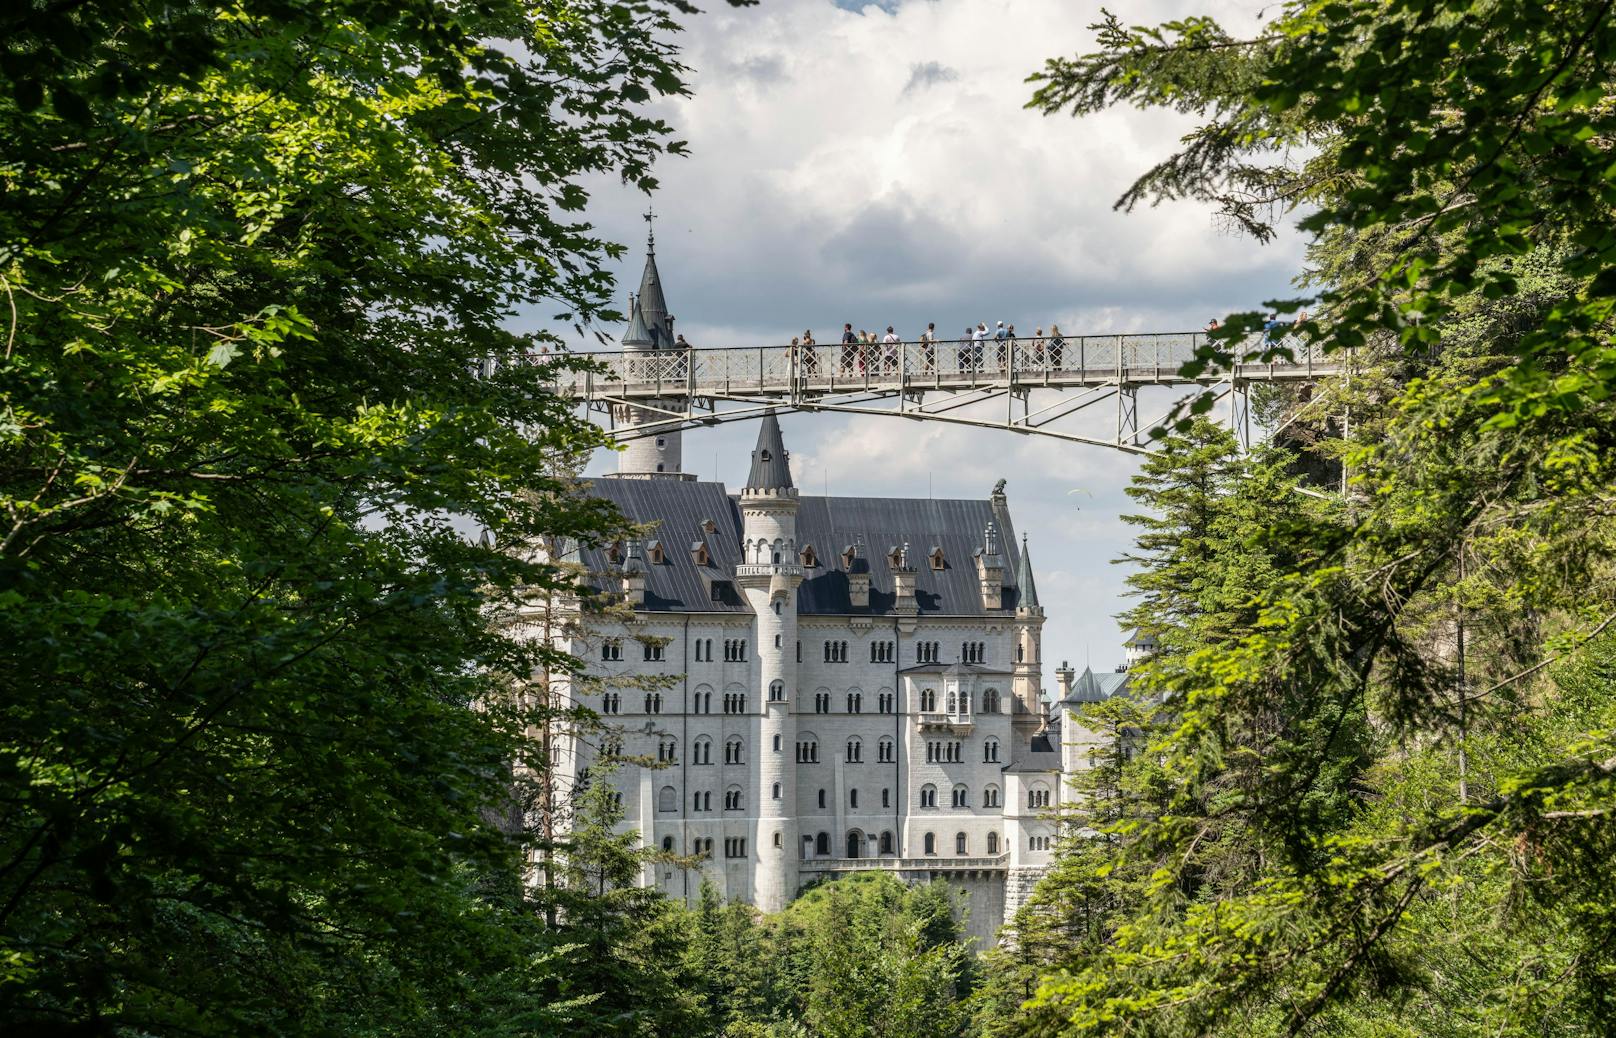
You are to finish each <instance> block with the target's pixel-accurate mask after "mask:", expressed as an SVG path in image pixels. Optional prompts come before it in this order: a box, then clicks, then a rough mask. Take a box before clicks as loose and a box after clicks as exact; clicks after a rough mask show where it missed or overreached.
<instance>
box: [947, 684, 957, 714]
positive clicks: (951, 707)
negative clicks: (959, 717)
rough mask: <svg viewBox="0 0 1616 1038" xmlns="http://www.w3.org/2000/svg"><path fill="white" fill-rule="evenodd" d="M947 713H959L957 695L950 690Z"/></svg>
mask: <svg viewBox="0 0 1616 1038" xmlns="http://www.w3.org/2000/svg"><path fill="white" fill-rule="evenodd" d="M948 712H949V713H951V714H957V713H959V694H958V693H956V692H954V691H953V690H952V689H950V690H949V693H948Z"/></svg>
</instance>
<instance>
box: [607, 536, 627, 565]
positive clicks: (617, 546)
mask: <svg viewBox="0 0 1616 1038" xmlns="http://www.w3.org/2000/svg"><path fill="white" fill-rule="evenodd" d="M606 557H607V558H608V559H610V560H612V561H613V562H617V563H621V562H622V561H623V542H622V541H613V542H612V546H611V547H610V548H607V549H606Z"/></svg>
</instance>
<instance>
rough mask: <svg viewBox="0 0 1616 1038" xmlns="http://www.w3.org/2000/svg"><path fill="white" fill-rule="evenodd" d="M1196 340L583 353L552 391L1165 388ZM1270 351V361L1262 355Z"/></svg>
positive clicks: (1310, 359)
mask: <svg viewBox="0 0 1616 1038" xmlns="http://www.w3.org/2000/svg"><path fill="white" fill-rule="evenodd" d="M1204 339H1205V333H1202V332H1179V333H1151V334H1140V335H1083V336H1069V337H1049V336H1045V337H1042V338H1022V339H999V340H996V339H991V338H990V339H984V340H963V339H954V340H942V341H936V342H893V343H830V344H824V343H809V344H797V345H791V346H758V347H708V348H700V349H697V348H691V349H687V350H659V351H623V352H617V353H594V354H589V356H590V357H591V358H592V359H594V360H596V361H597V362H599V363H600V364H601V365H602V366H603V367H604V368H605V371H604V372H603V373H577V372H567V373H564V374H562V375H561V377H560V378H559V379H558V383H557V387H556V388H557V389H558V390H559V391H561V392H564V393H569V394H571V395H578V394H581V393H587V392H588V391H589V390H590V387H595V388H596V389H598V390H601V391H609V392H625V391H640V392H644V391H653V392H658V393H674V394H679V393H689V394H692V395H704V394H714V393H737V392H763V393H768V392H786V391H790V390H793V389H796V390H810V391H815V390H836V389H843V388H852V387H854V386H857V385H872V386H873V385H881V386H887V385H894V384H905V385H913V386H917V387H920V388H924V387H925V386H927V385H936V386H939V387H946V386H958V385H971V384H976V383H983V382H1017V383H1028V384H1039V383H1048V384H1083V383H1090V384H1098V383H1104V382H1117V381H1120V382H1163V383H1170V382H1178V381H1186V379H1184V378H1183V377H1182V376H1181V375H1180V374H1179V372H1180V369H1181V368H1182V367H1183V365H1184V364H1185V363H1187V362H1188V361H1190V360H1192V359H1194V358H1195V356H1196V351H1197V349H1198V348H1199V347H1200V346H1201V345H1202V343H1203V341H1204ZM1276 347H1277V349H1276ZM1270 352H1271V353H1272V356H1271V359H1268V360H1263V359H1261V358H1262V357H1263V356H1264V355H1265V354H1267V353H1270ZM1239 353H1240V354H1241V355H1242V356H1243V357H1248V358H1253V359H1251V360H1247V361H1243V362H1242V363H1241V364H1240V365H1238V366H1237V368H1236V371H1235V372H1234V374H1236V375H1238V376H1240V377H1247V378H1264V377H1286V376H1290V375H1297V374H1308V375H1311V374H1312V373H1314V372H1315V371H1319V372H1321V373H1322V372H1323V371H1324V370H1325V369H1328V368H1330V367H1332V365H1333V363H1334V362H1333V359H1332V358H1327V357H1326V356H1325V355H1324V354H1323V353H1322V351H1321V350H1320V349H1319V348H1318V347H1317V346H1316V345H1312V344H1310V343H1306V342H1304V341H1302V340H1300V339H1298V338H1295V337H1290V336H1287V337H1283V338H1281V339H1277V340H1275V341H1274V342H1273V343H1271V344H1270V343H1269V342H1268V341H1266V340H1265V339H1264V337H1262V336H1253V337H1251V338H1250V339H1248V340H1247V341H1246V342H1244V343H1242V344H1241V346H1240V348H1239ZM1227 374H1228V373H1226V372H1225V373H1219V374H1218V375H1216V376H1208V377H1209V378H1210V377H1227ZM1203 380H1204V379H1203Z"/></svg>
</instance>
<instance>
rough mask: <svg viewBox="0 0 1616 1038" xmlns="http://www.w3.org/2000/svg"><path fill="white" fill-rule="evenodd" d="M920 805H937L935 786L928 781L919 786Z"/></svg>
mask: <svg viewBox="0 0 1616 1038" xmlns="http://www.w3.org/2000/svg"><path fill="white" fill-rule="evenodd" d="M920 806H921V807H936V806H937V787H936V786H934V785H932V784H931V783H930V782H928V783H926V784H925V785H924V786H921V787H920Z"/></svg>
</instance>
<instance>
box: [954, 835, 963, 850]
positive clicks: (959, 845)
mask: <svg viewBox="0 0 1616 1038" xmlns="http://www.w3.org/2000/svg"><path fill="white" fill-rule="evenodd" d="M954 853H955V854H964V853H965V834H964V833H955V834H954Z"/></svg>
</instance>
